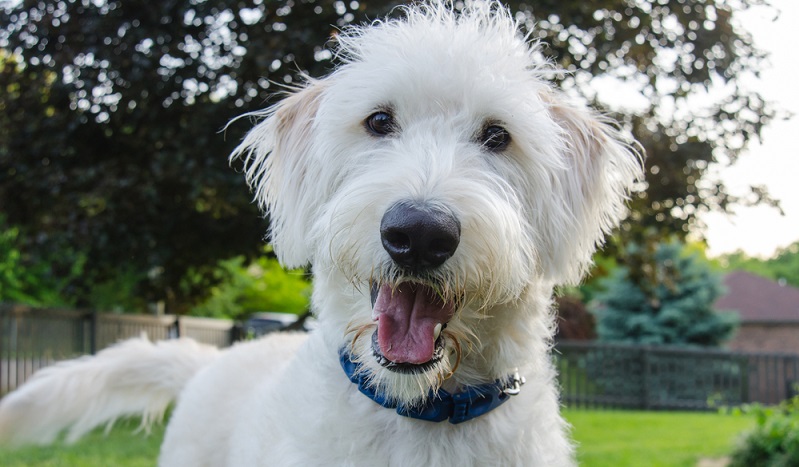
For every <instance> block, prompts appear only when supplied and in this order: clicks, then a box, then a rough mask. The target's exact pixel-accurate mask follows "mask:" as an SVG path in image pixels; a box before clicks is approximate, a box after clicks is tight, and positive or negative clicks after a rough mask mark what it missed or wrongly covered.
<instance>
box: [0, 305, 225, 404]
mask: <svg viewBox="0 0 799 467" xmlns="http://www.w3.org/2000/svg"><path fill="white" fill-rule="evenodd" d="M236 331H237V328H236V327H235V326H234V323H233V321H229V320H220V319H208V318H195V317H187V316H173V315H165V316H147V315H120V314H108V313H96V312H93V311H76V310H60V309H34V308H31V307H26V306H19V305H6V304H0V395H2V394H5V393H7V392H9V391H11V390H13V389H14V388H16V387H17V386H19V385H20V384H22V383H23V382H25V380H27V379H28V378H29V377H30V376H31V375H32V374H33V372H35V371H36V370H38V369H39V368H42V367H45V366H47V365H51V364H52V363H54V362H56V361H58V360H65V359H69V358H75V357H79V356H81V355H86V354H93V353H95V352H97V351H99V350H102V349H104V348H106V347H108V346H109V345H112V344H114V343H115V342H118V341H120V340H124V339H127V338H130V337H135V336H140V335H142V334H143V333H146V334H147V337H149V338H150V339H151V340H162V339H169V338H175V337H179V336H187V337H191V338H193V339H195V340H197V341H199V342H203V343H206V344H211V345H216V346H218V347H226V346H228V345H231V343H232V342H233V341H234V340H235V339H236V337H237V336H236Z"/></svg>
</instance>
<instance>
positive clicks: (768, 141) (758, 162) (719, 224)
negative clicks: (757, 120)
mask: <svg viewBox="0 0 799 467" xmlns="http://www.w3.org/2000/svg"><path fill="white" fill-rule="evenodd" d="M772 3H773V5H774V6H775V7H776V8H777V9H778V10H780V11H779V16H778V17H777V18H776V20H775V19H774V17H775V13H774V10H773V9H767V8H760V7H758V8H753V9H751V10H750V11H747V12H745V13H742V14H739V15H738V17H739V18H740V21H741V23H742V25H743V26H744V27H745V28H746V29H747V30H749V31H750V32H751V33H752V35H753V37H754V41H755V44H756V45H757V46H758V47H759V48H760V49H762V50H765V51H767V52H769V53H770V54H771V55H770V57H769V60H768V68H767V69H765V70H763V72H762V75H761V79H760V80H759V82H753V83H750V87H751V88H752V89H755V90H757V91H760V92H761V94H762V95H763V96H764V97H765V98H766V99H767V100H769V101H771V102H773V103H774V104H776V105H777V106H778V107H779V108H781V109H782V110H784V111H787V112H790V113H792V114H793V116H792V117H791V118H790V119H789V120H781V121H774V122H772V123H771V124H770V125H769V126H768V127H767V128H766V129H765V130H764V132H763V142H762V144H753V145H751V146H750V147H749V149H748V151H747V153H746V154H744V155H742V156H741V157H740V158H739V159H738V161H737V163H736V164H735V165H733V166H732V167H726V168H720V169H718V172H719V173H720V174H721V177H722V179H723V180H725V182H726V183H727V184H728V187H729V188H730V191H731V192H732V193H733V194H743V193H744V192H745V190H744V188H745V187H746V186H749V185H765V186H766V187H768V189H769V191H770V193H771V195H772V196H773V197H775V198H777V199H779V200H780V201H781V202H782V208H783V210H784V211H785V216H780V214H779V212H778V211H777V210H776V209H772V208H768V207H757V208H737V209H736V214H735V216H733V217H729V216H726V215H724V214H717V213H713V214H709V215H706V216H704V217H703V219H704V221H705V222H706V223H707V225H708V230H707V233H706V235H707V241H708V244H709V251H708V253H709V254H710V255H711V256H717V255H720V254H723V253H729V252H733V251H735V250H739V249H740V250H743V251H745V252H746V253H747V254H749V255H752V256H760V257H768V256H771V255H772V254H773V253H774V251H775V250H776V249H777V248H779V247H784V246H787V245H789V244H791V243H793V242H795V241H798V240H799V55H797V52H796V50H797V49H796V43H795V42H794V41H795V40H796V39H795V38H796V28H797V25H799V1H797V0H772Z"/></svg>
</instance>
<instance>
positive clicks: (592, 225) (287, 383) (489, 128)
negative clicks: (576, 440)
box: [0, 2, 641, 466]
mask: <svg viewBox="0 0 799 467" xmlns="http://www.w3.org/2000/svg"><path fill="white" fill-rule="evenodd" d="M405 13H406V17H405V18H404V19H402V20H387V21H385V22H378V23H375V24H373V25H372V26H370V27H367V28H358V29H352V30H348V31H344V32H343V33H342V34H341V35H340V36H339V38H338V42H339V45H340V48H339V56H340V58H341V59H342V61H343V62H344V63H343V65H342V66H340V67H339V68H338V69H337V70H336V71H335V72H333V73H332V74H331V75H329V76H327V77H326V78H324V79H321V80H318V81H313V80H311V81H309V83H308V84H307V86H305V87H304V88H302V89H300V90H298V91H296V92H295V93H293V94H292V95H290V96H289V97H287V98H286V99H284V100H283V101H282V102H280V103H279V104H278V105H277V106H275V107H274V108H272V109H270V110H268V111H266V112H264V113H262V114H260V115H259V116H261V117H264V120H263V121H262V122H261V123H260V124H259V125H258V126H257V127H256V128H255V129H254V130H252V132H251V133H250V134H249V135H248V136H247V137H246V139H245V140H244V142H243V143H242V145H241V146H240V147H239V148H238V149H237V151H236V154H235V155H236V156H237V157H241V158H242V159H243V160H244V161H245V168H246V173H247V178H248V181H249V182H250V183H251V185H252V186H253V187H254V189H255V192H256V199H257V200H258V201H259V202H260V203H261V205H262V206H263V208H264V209H265V210H266V211H267V212H268V213H269V214H270V216H271V224H272V241H273V244H274V246H275V251H276V252H277V254H278V257H279V258H280V260H281V261H282V262H283V263H284V265H286V266H303V265H306V264H311V265H312V266H313V273H314V295H313V307H314V311H315V313H316V315H317V318H318V321H319V323H318V328H317V330H315V331H314V332H312V333H310V335H308V336H306V335H299V334H298V335H277V336H273V337H269V338H266V339H262V340H259V341H256V342H250V343H244V344H239V345H236V346H234V347H233V348H232V349H230V350H227V351H224V352H223V353H222V354H221V356H219V357H218V358H216V357H215V356H211V357H209V358H208V361H209V363H208V365H207V366H205V367H204V368H203V369H202V370H200V371H199V372H198V373H197V374H196V375H195V376H194V377H192V378H191V379H190V381H188V383H187V385H186V387H185V389H184V390H183V391H182V392H181V393H180V396H179V397H178V405H177V407H176V409H175V412H174V414H173V417H172V420H171V421H170V424H169V427H168V429H167V433H166V438H165V441H164V445H163V449H162V453H161V459H160V462H161V464H162V465H164V466H203V465H207V466H219V465H229V466H250V465H253V466H255V465H279V466H291V465H296V466H309V465H352V466H377V465H391V466H405V465H453V466H454V465H458V466H465V465H517V466H559V465H571V464H573V462H574V459H573V453H572V448H571V446H570V443H569V442H568V439H567V433H566V431H567V428H566V424H565V423H564V421H563V420H562V419H561V417H560V415H559V407H558V404H559V403H558V398H557V391H556V382H555V373H554V370H553V367H552V363H551V361H550V355H549V346H550V339H551V335H552V330H553V327H554V323H553V315H552V313H551V311H550V305H551V296H552V290H553V287H554V286H555V285H556V284H560V283H569V282H575V281H577V280H579V278H580V276H581V275H582V273H583V271H584V269H585V267H586V266H587V264H588V263H589V261H590V257H591V254H592V253H593V251H594V249H595V246H596V244H597V243H598V242H600V241H601V239H602V237H603V234H604V233H606V232H607V231H608V230H609V229H610V228H612V227H613V226H614V225H616V224H617V223H618V221H619V219H620V217H622V216H623V212H624V209H623V202H624V200H625V196H626V193H627V190H628V189H630V188H631V186H632V185H633V183H634V181H635V180H636V179H637V177H638V176H640V170H641V167H640V159H639V157H638V156H637V154H636V152H635V151H633V150H631V149H630V148H629V147H628V146H627V145H626V144H625V143H623V142H622V141H620V137H619V135H618V133H617V132H616V131H615V130H613V129H612V128H611V127H609V126H607V125H606V124H604V123H602V122H601V121H600V120H599V119H597V118H596V116H595V115H594V114H592V113H591V112H589V111H588V110H586V109H582V108H580V107H576V106H571V105H568V104H566V103H564V102H563V100H564V99H563V96H561V95H560V94H559V93H558V92H557V91H555V90H553V89H552V88H551V87H550V86H549V85H548V84H546V81H545V78H546V76H545V75H546V74H547V73H549V72H550V70H549V68H548V67H547V66H546V64H544V63H542V61H541V59H540V57H539V53H538V51H537V49H536V48H535V46H531V45H529V44H528V43H526V41H525V38H523V37H521V36H520V35H519V33H518V31H517V29H516V24H515V22H514V20H513V19H512V17H511V16H510V14H509V13H508V12H506V11H505V10H503V9H502V8H501V7H500V6H499V5H498V4H494V3H480V2H478V3H476V4H474V5H472V6H468V7H466V8H465V10H464V11H463V12H462V13H453V12H452V11H451V10H450V9H449V8H448V7H447V6H446V5H445V4H443V3H441V2H433V3H432V4H431V5H428V6H415V7H411V8H408V9H407V10H406V11H405ZM267 156H268V157H267ZM122 345H123V346H124V345H126V344H122ZM182 353H183V350H182V347H180V346H175V350H174V354H175V359H174V362H175V363H174V365H175V366H176V367H179V366H181V365H182V363H181V362H183V361H186V358H184V356H183V354H182ZM210 354H211V352H209V355H210ZM103 358H104V357H103V355H102V354H101V355H99V356H98V357H97V359H98V361H105V360H102V359H103ZM107 361H108V366H109V367H113V366H114V365H115V363H114V361H113V360H112V359H110V358H109V359H108V360H107ZM211 362H212V363H211ZM65 368H66V367H65ZM191 368H194V367H193V366H192V367H191ZM343 368H349V369H350V370H351V371H349V373H345V371H344V370H343ZM68 371H69V369H68V368H67V369H66V370H65V371H59V370H58V367H56V369H54V370H52V371H51V372H50V373H48V375H47V376H46V377H47V378H50V379H52V380H58V379H59V378H64V379H66V378H67V376H63V375H65V374H66V373H67V372H68ZM517 371H518V373H519V374H521V375H522V376H523V377H525V378H526V380H527V382H526V384H525V385H524V386H523V387H522V388H521V390H520V391H517V390H518V380H517V379H515V378H514V376H513V375H514V374H515V373H516V372H517ZM43 379H44V378H39V382H37V383H36V384H35V385H36V386H37V387H38V388H42V387H44V386H46V384H45V383H46V382H45V381H43ZM351 379H352V380H353V381H356V382H358V383H360V384H361V387H360V389H361V390H362V391H363V392H364V393H372V396H373V398H374V399H375V400H372V399H371V398H370V397H367V395H365V394H362V392H361V391H359V385H358V384H356V383H353V382H352V381H351ZM36 381H37V380H36V378H34V382H36ZM32 385H34V384H32ZM486 388H488V389H486ZM112 389H113V388H111V389H108V390H106V389H103V388H100V389H96V390H95V392H101V393H103V394H111V393H112V392H113V391H112ZM39 391H41V389H39ZM470 391H471V392H470ZM490 391H494V392H493V394H494V396H491V397H495V398H496V399H497V400H501V401H504V403H502V404H501V405H498V406H496V407H493V406H492V407H491V408H493V410H490V411H488V412H487V413H485V414H483V415H480V416H477V417H476V418H473V419H469V417H466V419H468V420H467V421H463V422H462V423H458V424H454V423H448V422H447V421H446V420H445V421H440V422H434V421H427V420H419V419H415V418H411V417H406V416H403V415H400V414H398V413H397V411H395V410H393V409H390V408H386V407H383V406H382V405H381V404H383V405H387V406H399V409H398V410H400V411H402V410H403V408H405V409H407V408H411V409H414V408H418V407H427V406H431V405H432V406H434V407H439V406H440V403H441V401H442V400H445V399H446V397H448V396H447V395H448V394H454V395H453V399H455V398H457V397H461V398H462V399H463V398H465V399H469V402H474V399H476V400H477V402H479V401H480V400H482V399H483V398H484V396H483V395H482V394H484V393H487V392H490ZM516 392H519V393H518V395H511V394H515V393H516ZM37 394H41V392H38V393H37V392H36V391H34V390H30V391H26V389H25V388H24V387H23V388H22V389H21V390H20V391H18V392H17V393H15V394H12V395H11V396H9V397H7V398H6V399H5V400H4V401H3V403H2V404H0V437H1V436H5V437H6V438H9V437H11V438H13V435H12V436H9V435H8V433H9V426H10V423H12V422H11V421H13V423H25V417H24V416H23V415H22V414H23V413H24V409H25V408H30V409H31V410H34V409H35V407H33V406H34V405H35V404H34V403H32V402H31V401H33V400H35V399H36V397H37ZM459 394H460V395H461V396H458V395H459ZM463 394H466V395H467V396H465V397H463ZM475 394H479V395H477V396H475ZM65 397H66V396H65ZM83 397H88V396H83ZM107 397H110V396H104V397H103V398H107ZM103 398H101V399H103ZM67 400H68V399H65V401H67ZM63 403H68V402H63ZM26 404H27V405H26ZM437 404H438V405H437ZM40 405H41V404H40ZM457 407H461V406H457ZM448 410H449V409H448ZM458 410H460V411H461V412H464V411H466V412H468V411H475V410H477V409H475V408H473V407H472V408H469V409H462V408H461V409H457V408H456V409H455V411H454V412H452V413H450V412H447V413H445V416H444V419H447V418H449V419H450V421H453V422H455V421H461V420H462V417H461V415H463V413H459V412H458ZM103 414H104V416H105V418H106V419H107V418H111V416H112V415H114V414H108V413H105V412H103ZM117 415H118V414H117ZM469 416H471V415H469ZM459 417H461V418H459ZM66 418H67V417H65V418H64V420H63V423H62V424H61V425H60V426H66V425H68V424H70V423H72V421H70V420H67V419H66ZM94 421H95V422H100V421H102V417H96V420H94ZM82 424H83V425H87V424H90V423H88V422H86V421H84V422H83V423H82ZM4 427H5V428H4ZM4 430H5V431H4ZM28 432H35V430H27V431H26V433H28ZM4 433H5V435H4ZM27 439H28V440H36V437H35V436H29V437H28V438H27ZM25 440H26V439H22V438H20V439H18V441H25Z"/></svg>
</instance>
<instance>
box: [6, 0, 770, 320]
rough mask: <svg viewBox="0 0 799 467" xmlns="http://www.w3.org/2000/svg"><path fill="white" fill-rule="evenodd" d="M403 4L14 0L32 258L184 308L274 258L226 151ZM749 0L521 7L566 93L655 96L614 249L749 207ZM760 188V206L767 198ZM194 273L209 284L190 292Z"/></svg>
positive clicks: (10, 186)
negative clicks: (718, 97)
mask: <svg viewBox="0 0 799 467" xmlns="http://www.w3.org/2000/svg"><path fill="white" fill-rule="evenodd" d="M398 3H400V2H395V1H388V2H382V1H381V2H376V1H352V2H344V1H338V0H284V1H267V2H264V1H262V0H235V1H234V0H209V1H197V0H168V1H162V2H144V1H142V0H100V1H91V2H90V1H88V0H38V1H22V2H6V3H4V4H3V6H0V47H1V48H2V49H3V50H4V52H1V53H2V54H3V55H0V57H2V59H0V206H1V208H0V209H2V212H3V213H5V214H6V215H7V218H8V221H9V223H10V224H12V225H15V226H19V227H20V228H21V230H22V232H23V234H24V238H25V240H26V245H24V247H25V249H26V251H27V252H28V254H30V255H33V256H36V255H44V254H47V255H49V257H51V258H59V260H58V263H59V264H55V265H54V270H55V271H56V272H58V271H60V272H61V273H63V274H67V272H68V271H69V270H70V267H71V266H70V265H71V264H72V263H74V261H75V258H74V257H71V256H68V255H67V256H64V255H59V254H58V253H59V252H61V251H65V250H67V249H68V248H71V249H73V250H80V254H81V255H85V257H86V258H87V260H86V271H85V274H83V275H81V276H80V277H79V278H75V279H74V280H73V282H74V284H73V285H74V286H73V287H72V289H73V290H74V294H75V296H76V297H77V299H78V301H80V299H81V297H85V296H86V295H87V294H88V293H89V292H90V289H91V287H92V284H94V283H95V282H97V281H102V280H107V279H108V277H109V276H113V275H114V274H115V273H116V271H118V269H119V266H120V265H125V266H126V267H127V268H129V270H130V271H132V272H133V274H134V275H135V276H136V277H138V280H139V283H140V286H141V287H140V293H142V294H144V295H145V296H146V297H147V298H148V299H150V300H157V299H167V302H168V303H167V307H168V308H169V309H170V310H171V311H180V310H181V309H184V310H185V309H187V308H188V307H189V306H190V304H191V302H195V301H197V300H198V299H201V298H202V296H203V291H204V290H207V288H208V286H209V285H211V284H212V283H213V282H214V278H213V276H212V274H211V273H210V270H211V268H212V267H213V266H214V265H215V264H217V261H218V260H220V259H225V258H231V257H235V256H238V255H245V256H247V257H251V256H252V255H255V254H257V252H258V250H259V246H260V243H261V236H262V234H263V232H264V230H265V227H266V225H265V223H264V222H262V221H261V220H260V219H259V217H258V213H257V212H256V210H255V208H254V207H253V206H252V205H251V204H250V202H249V195H248V193H247V192H246V189H244V185H243V182H242V177H241V176H240V175H239V174H237V173H235V171H234V170H230V169H229V168H228V166H227V162H226V157H225V156H226V155H227V154H228V153H229V152H230V151H231V149H232V148H233V147H234V146H235V144H236V143H237V142H238V141H239V140H240V138H241V136H242V135H243V133H244V132H245V131H246V130H247V129H248V125H247V124H246V123H244V122H242V123H237V124H235V125H233V126H232V127H230V129H229V130H228V131H226V132H220V130H221V129H222V128H223V127H224V125H225V124H226V123H227V122H228V121H229V120H230V119H231V118H233V117H235V116H237V115H239V114H241V113H244V112H245V111H250V110H255V109H257V108H259V107H262V106H263V105H264V102H266V101H269V102H274V98H271V97H270V96H273V95H274V93H275V91H277V90H279V86H278V85H276V83H296V82H297V79H298V78H297V76H298V73H299V72H303V73H308V74H310V75H312V76H319V75H322V74H324V73H326V72H327V71H329V69H330V64H331V57H332V53H331V51H330V49H329V45H328V40H329V38H330V37H331V36H334V35H335V34H336V32H337V28H341V27H344V26H346V25H347V24H351V23H361V22H363V21H365V20H368V19H373V18H377V17H380V16H382V15H384V14H385V13H387V12H389V11H391V9H392V7H394V6H395V5H396V4H398ZM456 3H457V2H456ZM748 3H752V2H743V1H741V2H740V3H739V2H736V1H733V2H729V1H722V0H640V1H635V2H633V1H630V0H603V1H596V2H583V1H577V0H570V1H551V0H548V1H541V2H535V4H534V6H532V7H531V6H529V5H527V4H526V3H524V2H520V1H511V2H510V5H511V7H512V8H513V9H514V10H515V11H518V14H517V16H518V18H519V20H520V21H521V22H522V24H524V25H526V27H528V28H529V29H531V30H532V31H533V32H532V34H533V37H534V38H540V39H542V40H543V41H544V42H545V43H548V44H549V45H548V46H547V47H545V48H544V49H543V50H544V53H545V55H546V56H547V57H548V58H549V59H550V60H552V61H553V62H555V63H556V64H557V65H558V66H560V67H561V68H562V69H563V70H565V71H566V72H567V73H563V74H560V75H558V76H555V78H556V79H557V80H559V81H560V84H561V85H562V86H563V87H564V88H565V89H566V90H567V91H568V92H571V93H573V94H575V95H582V96H583V98H585V99H587V100H589V101H591V102H592V103H595V104H599V105H603V102H602V100H601V99H600V98H599V97H598V96H597V95H595V94H594V93H593V92H592V91H591V88H590V86H589V85H588V83H589V81H591V79H592V77H600V78H607V79H612V80H616V81H614V82H617V83H619V84H618V85H619V86H620V87H624V88H634V89H639V90H640V92H641V95H642V96H644V97H645V98H646V99H645V100H646V101H647V104H646V105H645V106H644V107H642V108H641V109H638V110H635V111H634V112H632V113H630V111H626V112H627V114H618V115H617V116H619V117H620V118H621V119H622V120H623V121H624V122H625V126H626V127H627V128H628V129H629V130H630V131H632V132H633V133H634V134H635V135H636V136H637V137H638V139H639V140H640V141H641V142H642V144H643V146H644V148H645V149H646V150H647V152H648V155H649V158H648V162H647V170H648V172H647V183H646V184H647V185H648V190H647V191H646V192H643V191H642V192H641V193H639V194H638V195H637V197H636V198H635V200H634V203H633V214H632V216H631V217H630V221H629V222H627V223H626V224H625V226H624V229H623V230H622V233H623V235H622V240H619V241H617V242H615V243H614V245H616V247H617V250H619V251H621V250H623V245H624V244H625V243H626V242H627V241H629V240H630V239H634V240H635V239H637V240H639V242H640V243H642V244H643V243H644V240H647V239H650V238H660V237H662V236H664V235H665V232H673V231H676V232H677V233H678V234H679V235H683V234H684V233H685V232H686V231H687V230H688V229H689V228H690V227H691V226H695V225H696V222H697V221H696V213H697V212H698V211H700V210H704V209H722V210H723V209H726V208H727V207H728V206H729V205H730V204H732V203H734V202H738V201H741V200H738V199H734V198H732V197H730V196H729V195H727V194H726V190H725V189H724V187H723V185H721V184H720V183H718V182H717V181H714V180H709V179H708V176H707V173H706V171H707V167H708V166H709V164H710V163H711V162H713V161H716V160H726V159H728V160H734V158H735V157H736V156H737V154H738V152H739V151H740V148H742V147H743V146H744V145H745V144H746V142H747V141H748V140H750V139H751V138H754V137H756V136H757V135H758V134H759V132H760V128H761V127H762V125H763V124H765V123H766V122H767V121H768V120H769V119H770V118H771V115H772V112H771V110H770V109H769V108H768V106H767V105H766V103H764V102H763V100H762V99H761V98H760V97H759V96H758V95H757V94H756V93H751V92H747V91H746V90H745V89H743V88H741V87H740V86H738V84H737V77H738V76H739V75H741V74H742V73H744V72H746V71H747V70H756V69H757V67H758V65H759V61H760V59H761V58H762V54H760V53H759V52H758V51H757V50H756V49H755V48H754V47H753V45H752V44H751V39H750V37H749V36H748V35H747V34H746V33H745V32H743V31H739V30H737V29H735V28H734V27H733V26H732V21H731V18H732V11H733V10H734V9H736V8H745V7H746V6H747V4H748ZM392 14H393V15H401V14H402V11H401V10H393V13H392ZM711 86H721V87H724V88H725V89H728V90H729V92H728V95H727V96H726V97H725V99H723V100H722V101H721V102H718V103H716V104H715V107H714V108H713V109H711V110H712V111H711V112H708V113H705V112H702V113H699V114H693V113H692V112H691V111H689V110H687V108H688V107H689V106H688V105H687V103H689V102H690V100H691V98H692V96H694V95H697V94H702V93H704V92H705V91H706V90H707V89H708V88H709V87H711ZM675 109H676V111H672V110H675ZM609 110H613V109H609ZM615 110H622V111H625V110H624V109H615ZM754 193H755V194H756V195H758V196H755V197H754V198H753V199H752V200H751V201H752V202H759V201H764V200H766V201H768V200H769V198H768V196H767V194H766V193H765V192H763V191H762V190H757V189H756V190H755V191H754ZM633 262H634V261H633ZM633 262H628V263H629V265H631V266H633ZM641 262H642V263H643V262H644V261H643V260H641ZM189 270H193V271H200V272H201V276H202V277H204V278H205V280H204V281H199V282H193V283H195V284H196V287H194V288H191V289H186V288H181V287H180V283H181V281H182V278H183V277H184V276H185V274H186V272H187V271H189ZM203 271H204V272H203ZM642 277H645V274H644V275H643V276H642Z"/></svg>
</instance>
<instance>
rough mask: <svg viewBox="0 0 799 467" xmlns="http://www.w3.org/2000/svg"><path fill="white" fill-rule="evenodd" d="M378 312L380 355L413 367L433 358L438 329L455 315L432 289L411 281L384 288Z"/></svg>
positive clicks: (376, 301)
mask: <svg viewBox="0 0 799 467" xmlns="http://www.w3.org/2000/svg"><path fill="white" fill-rule="evenodd" d="M374 311H375V316H376V318H375V319H377V342H378V344H379V345H380V352H381V353H382V354H383V356H384V357H386V358H387V359H389V360H391V361H392V362H394V363H413V364H420V363H425V362H428V361H430V360H431V359H432V358H433V352H434V351H435V339H434V338H433V334H434V333H435V327H436V325H437V324H439V323H442V324H443V323H446V322H447V321H449V320H450V318H452V315H453V314H454V312H455V310H454V307H453V306H452V305H451V304H448V303H444V301H443V300H441V298H440V297H439V296H438V295H437V294H436V293H435V291H434V290H433V289H431V288H430V287H428V286H425V285H420V284H411V283H407V282H406V283H403V284H400V285H399V286H398V287H396V288H394V289H392V287H391V286H390V285H383V286H381V287H380V290H379V291H378V294H377V300H375V306H374Z"/></svg>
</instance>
